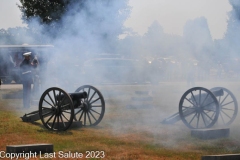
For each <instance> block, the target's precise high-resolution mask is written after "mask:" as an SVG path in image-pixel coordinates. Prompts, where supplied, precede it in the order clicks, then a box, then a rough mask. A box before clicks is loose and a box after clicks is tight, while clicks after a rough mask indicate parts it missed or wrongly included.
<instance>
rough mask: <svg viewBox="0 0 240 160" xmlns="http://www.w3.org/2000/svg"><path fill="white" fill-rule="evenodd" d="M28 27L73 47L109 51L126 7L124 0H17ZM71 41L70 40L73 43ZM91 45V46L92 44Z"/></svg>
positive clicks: (117, 34) (121, 22)
mask: <svg viewBox="0 0 240 160" xmlns="http://www.w3.org/2000/svg"><path fill="white" fill-rule="evenodd" d="M20 2H21V5H18V6H19V8H20V10H21V11H22V19H23V20H24V22H26V23H27V24H28V26H29V28H32V30H35V31H36V32H41V33H42V34H45V35H46V34H47V35H49V37H51V38H54V39H55V40H57V43H58V44H59V45H60V46H62V42H61V39H64V43H65V44H67V43H68V41H69V42H70V43H71V44H74V43H77V45H75V46H81V49H83V47H84V46H85V47H87V48H91V49H94V48H95V49H96V48H97V49H99V48H101V49H102V50H113V49H114V48H115V46H116V40H118V36H119V35H120V34H121V33H122V32H123V23H124V22H125V20H126V19H127V17H128V15H129V13H130V8H129V7H128V0H121V1H119V0H91V1H90V0H20ZM73 42H74V43H73ZM93 45H94V47H93Z"/></svg>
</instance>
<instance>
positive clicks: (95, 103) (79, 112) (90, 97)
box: [74, 85, 105, 126]
mask: <svg viewBox="0 0 240 160" xmlns="http://www.w3.org/2000/svg"><path fill="white" fill-rule="evenodd" d="M84 91H85V92H87V98H85V99H83V101H82V105H81V107H80V108H76V109H75V117H74V119H75V120H76V121H82V122H83V126H96V125H97V124H98V123H100V121H101V120H102V118H103V116H104V112H105V101H104V98H103V96H102V94H101V92H100V91H99V90H97V89H96V88H95V87H93V86H90V85H84V86H81V87H79V88H78V89H77V90H76V91H75V92H84Z"/></svg>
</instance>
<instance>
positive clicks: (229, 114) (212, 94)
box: [162, 87, 238, 129]
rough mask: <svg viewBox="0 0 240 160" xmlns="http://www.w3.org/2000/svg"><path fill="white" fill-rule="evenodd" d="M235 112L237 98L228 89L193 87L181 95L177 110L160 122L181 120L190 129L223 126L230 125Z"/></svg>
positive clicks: (236, 109)
mask: <svg viewBox="0 0 240 160" xmlns="http://www.w3.org/2000/svg"><path fill="white" fill-rule="evenodd" d="M237 113H238V103H237V100H236V98H235V96H234V95H233V93H232V92H231V91H229V90H228V89H226V88H223V87H215V88H212V89H210V90H208V89H206V88H203V87H194V88H191V89H189V90H187V91H186V92H185V93H184V94H183V95H182V97H181V99H180V102H179V112H177V113H175V114H173V115H172V116H170V117H168V118H166V119H164V120H163V121H162V123H163V124H174V123H176V122H178V121H180V120H182V122H183V123H184V124H185V125H186V126H187V127H188V128H190V129H205V128H211V127H214V126H217V127H223V126H228V125H230V124H231V123H232V122H233V121H234V119H235V118H236V116H237Z"/></svg>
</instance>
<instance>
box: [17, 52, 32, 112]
mask: <svg viewBox="0 0 240 160" xmlns="http://www.w3.org/2000/svg"><path fill="white" fill-rule="evenodd" d="M20 68H21V71H22V84H23V106H24V108H29V107H30V103H31V84H32V65H31V62H30V55H28V56H25V59H24V60H23V61H22V63H21V64H20Z"/></svg>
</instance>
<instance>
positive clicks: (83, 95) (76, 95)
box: [56, 92, 87, 101]
mask: <svg viewBox="0 0 240 160" xmlns="http://www.w3.org/2000/svg"><path fill="white" fill-rule="evenodd" d="M68 94H69V96H70V97H71V99H72V101H75V100H78V99H82V98H87V92H74V93H68ZM63 97H64V94H61V95H60V96H59V95H57V96H56V99H59V100H62V99H63Z"/></svg>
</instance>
